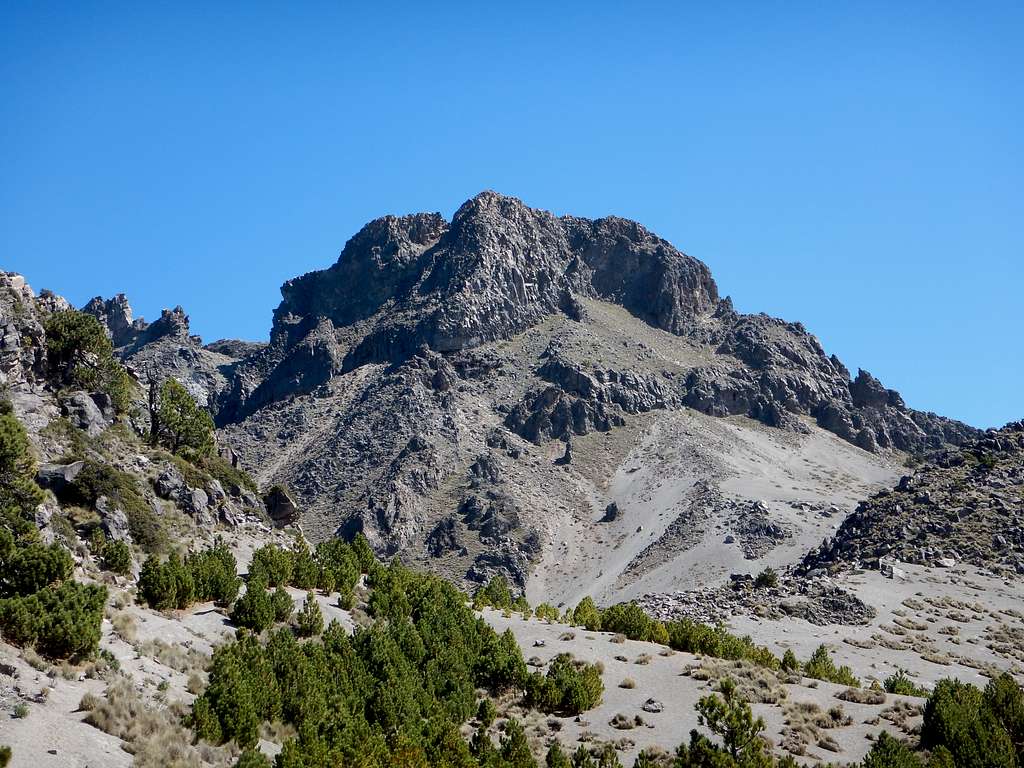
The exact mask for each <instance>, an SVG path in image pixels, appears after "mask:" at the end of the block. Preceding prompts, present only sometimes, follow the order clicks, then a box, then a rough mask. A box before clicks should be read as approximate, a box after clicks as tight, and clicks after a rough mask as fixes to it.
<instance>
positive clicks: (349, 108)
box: [0, 1, 1024, 426]
mask: <svg viewBox="0 0 1024 768" xmlns="http://www.w3.org/2000/svg"><path fill="white" fill-rule="evenodd" d="M431 5H434V4H429V3H416V4H411V3H410V4H402V3H399V4H393V5H385V4H381V3H359V4H354V3H353V4H345V3H331V4H326V3H325V4H317V3H274V4H271V3H259V2H251V3H237V4H235V3H227V2H223V3H221V2H218V3H187V2H186V3H166V4H164V3H126V4H123V5H118V4H116V3H98V4H95V5H93V4H91V3H87V2H77V3H42V2H40V3H14V2H7V3H4V4H3V5H2V6H0V267H3V268H5V269H13V270H16V271H19V272H23V273H24V274H26V275H27V276H28V278H29V280H30V282H31V283H32V284H33V285H34V287H35V288H36V289H40V288H44V287H47V288H51V289H53V290H55V291H57V292H58V293H62V294H64V295H65V296H67V297H68V298H69V299H71V300H72V301H73V302H74V303H75V304H78V305H81V304H83V303H84V302H85V301H86V300H88V298H89V297H91V296H93V295H97V294H102V295H104V296H110V295H112V294H114V293H116V292H119V291H123V292H125V293H127V294H128V296H129V299H130V300H131V302H132V304H133V306H134V307H135V308H136V311H137V313H140V314H144V315H145V316H146V317H148V318H150V319H153V318H154V317H155V316H157V315H158V314H159V311H160V308H161V307H163V306H173V305H175V304H179V303H180V304H182V305H183V306H184V307H185V308H186V310H187V311H188V312H189V313H190V315H191V317H192V327H193V330H194V331H195V332H198V333H201V334H202V335H203V337H204V338H205V339H207V340H213V339H216V338H220V337H243V338H254V339H255V338H265V337H266V335H267V332H268V329H269V325H270V316H271V311H272V309H273V307H274V306H276V304H277V302H278V300H279V293H278V288H279V286H280V284H281V283H282V282H283V281H284V280H286V279H287V278H289V277H292V276H295V275H298V274H300V273H303V272H306V271H308V270H312V269H317V268H322V267H326V266H328V265H329V264H331V263H333V262H334V261H335V259H336V258H337V254H338V252H339V251H340V250H341V248H342V246H343V245H344V243H345V241H346V240H347V239H348V237H350V236H351V235H352V234H353V233H354V232H355V231H356V230H357V229H358V228H359V227H360V226H361V225H362V224H363V223H365V222H366V221H367V220H369V219H371V218H374V217H376V216H380V215H383V214H385V213H407V212H412V211H420V210H427V211H435V210H439V211H441V212H442V213H444V214H446V215H450V214H451V213H452V212H453V211H454V210H455V209H456V208H457V207H458V205H459V204H460V203H461V202H462V201H463V200H465V199H467V198H469V197H471V196H472V195H474V194H476V193H477V192H479V191H480V190H482V189H486V188H492V189H496V190H498V191H500V192H502V193H505V194H510V195H515V196H518V197H521V198H523V199H524V200H525V201H526V202H528V203H529V204H531V205H535V206H539V207H542V208H547V209H550V210H553V211H555V212H556V213H575V214H579V215H584V216H600V215H604V214H612V213H614V214H618V215H622V216H627V217H630V218H635V219H638V220H639V221H641V222H642V223H644V224H645V225H647V226H648V227H649V228H651V229H653V230H654V231H656V232H658V233H659V234H661V235H662V236H664V237H666V238H668V239H669V240H671V241H672V242H673V243H675V244H676V245H677V246H678V247H680V248H681V249H683V250H685V251H686V252H688V253H690V254H692V255H694V256H697V257H699V258H701V259H703V260H704V261H705V262H706V263H707V264H709V265H710V267H711V268H712V270H713V272H714V275H715V277H716V279H717V281H718V284H719V287H720V289H721V291H722V292H723V294H730V295H732V296H733V298H734V300H735V302H736V305H737V306H738V308H739V309H741V310H743V311H750V312H756V311H765V312H769V313H771V314H774V315H778V316H781V317H784V318H787V319H791V320H801V321H802V322H804V324H805V325H806V326H807V327H808V328H809V329H811V330H812V331H813V332H814V333H816V334H817V335H818V337H819V338H820V339H821V340H822V342H823V343H824V345H825V347H826V349H827V350H828V351H830V352H835V353H837V354H838V355H839V356H840V357H841V358H842V359H843V360H844V361H845V362H846V363H847V365H848V366H849V367H850V368H851V369H852V370H856V368H857V367H858V366H862V367H864V368H867V369H868V370H870V371H871V372H872V373H874V374H875V375H877V376H878V377H879V378H880V379H881V380H882V381H883V382H884V383H885V384H886V385H888V386H892V387H895V388H897V389H899V390H900V391H901V392H903V394H904V396H905V398H906V400H907V402H908V403H909V404H911V405H912V406H915V407H918V408H924V409H929V410H935V411H938V412H940V413H943V414H946V415H950V416H955V417H958V418H961V419H963V420H965V421H968V422H970V423H972V424H976V425H979V426H992V425H997V424H1001V423H1003V422H1006V421H1008V420H1010V419H1018V418H1022V417H1024V397H1022V392H1024V388H1022V386H1021V379H1022V375H1024V336H1022V331H1024V311H1022V310H1024V266H1022V257H1024V203H1022V201H1024V195H1022V181H1024V179H1022V170H1024V168H1022V148H1024V66H1022V63H1024V53H1022V48H1024V46H1022V45H1021V41H1022V40H1024V10H1022V6H1021V4H1020V3H1011V2H1008V3H998V2H993V3H987V2H982V3H977V2H972V3H967V2H964V3H959V4H955V3H943V2H901V3H892V2H880V3H868V4H860V3H821V2H811V3H806V4H801V3H772V2H757V3H733V4H728V3H726V4H718V3H707V2H702V3H690V4H684V3H664V4H660V5H651V4H638V3H629V4H627V3H614V4H612V3H607V4H605V3H601V2H586V3H578V4H573V3H567V4H558V3H550V2H545V3H536V4H519V3H488V2H479V1H477V2H473V3H467V4H464V5H458V4H451V5H448V6H447V7H445V8H432V7H430V6H431ZM719 5H721V6H723V7H721V8H718V7H715V6H719Z"/></svg>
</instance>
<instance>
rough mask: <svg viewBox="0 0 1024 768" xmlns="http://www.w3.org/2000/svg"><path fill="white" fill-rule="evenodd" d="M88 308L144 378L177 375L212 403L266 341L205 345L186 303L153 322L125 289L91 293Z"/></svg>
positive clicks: (85, 309)
mask: <svg viewBox="0 0 1024 768" xmlns="http://www.w3.org/2000/svg"><path fill="white" fill-rule="evenodd" d="M82 311H83V312H87V313H89V314H91V315H93V316H94V317H95V318H96V319H97V320H99V321H100V323H101V324H103V326H104V327H105V328H106V329H107V335H109V336H110V339H111V342H112V343H113V344H114V347H115V349H116V350H117V353H118V355H119V356H120V357H121V359H122V360H123V361H124V363H125V365H126V366H127V367H128V369H129V370H130V371H131V372H132V373H133V374H134V375H135V377H136V378H137V379H139V381H141V382H143V383H147V382H149V381H151V380H153V381H157V382H160V381H163V380H164V379H166V378H168V377H171V376H173V377H174V378H176V379H178V381H180V382H181V383H182V384H183V385H184V386H185V388H186V389H187V390H188V391H189V392H190V393H191V394H192V396H193V397H195V398H196V400H197V401H199V402H200V403H201V404H203V405H206V406H208V407H212V406H213V404H214V402H215V400H216V398H217V396H218V395H219V394H220V392H221V391H223V390H224V389H225V388H226V387H227V386H228V381H229V379H230V377H231V375H232V373H231V372H232V369H233V367H234V366H235V365H236V364H237V362H238V361H239V360H240V359H242V357H244V356H246V355H248V354H251V353H253V352H256V351H259V350H260V349H262V348H263V345H261V344H252V343H249V342H244V341H228V340H222V341H219V342H215V343H214V344H210V345H207V346H205V347H204V346H203V341H202V339H201V338H199V337H198V336H194V335H192V334H191V332H190V330H189V318H188V315H187V314H185V310H184V309H182V308H181V307H180V306H177V307H175V308H174V309H165V310H163V311H162V312H161V314H160V318H159V319H158V320H156V321H154V322H152V323H147V322H146V321H145V320H144V319H143V318H141V317H140V318H133V317H132V308H131V305H130V304H129V303H128V299H127V298H126V297H125V295H124V294H123V293H121V294H118V295H117V296H115V297H114V298H112V299H107V300H104V299H103V298H102V297H99V296H97V297H95V298H93V299H91V300H90V301H89V302H88V303H87V304H86V305H85V306H84V307H82Z"/></svg>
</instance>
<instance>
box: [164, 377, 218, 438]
mask: <svg viewBox="0 0 1024 768" xmlns="http://www.w3.org/2000/svg"><path fill="white" fill-rule="evenodd" d="M151 398H152V395H151ZM150 425H151V426H150V430H151V431H150V439H151V441H152V442H153V444H154V445H156V444H159V445H162V446H164V447H165V448H167V449H168V450H169V451H171V452H172V453H183V454H185V455H186V456H188V455H195V456H209V455H211V454H212V453H213V446H214V442H213V429H214V426H213V417H212V416H210V414H209V413H208V412H207V411H206V410H205V409H203V408H201V407H200V406H199V404H198V403H196V400H195V398H194V397H192V395H191V394H189V391H188V390H187V389H185V387H184V386H183V385H182V384H181V382H179V381H178V380H177V379H174V378H168V379H165V380H164V382H163V384H161V385H160V392H159V395H158V396H157V398H156V402H155V403H152V404H151V408H150Z"/></svg>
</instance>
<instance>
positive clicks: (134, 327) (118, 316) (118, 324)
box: [82, 293, 146, 347]
mask: <svg viewBox="0 0 1024 768" xmlns="http://www.w3.org/2000/svg"><path fill="white" fill-rule="evenodd" d="M82 311H83V312H85V313H87V314H90V315H92V316H93V317H95V318H96V319H97V320H99V321H100V323H101V324H102V325H103V326H104V327H105V328H106V329H107V335H109V336H110V340H111V342H112V343H113V345H114V346H115V347H123V346H126V345H127V344H131V343H132V342H133V341H135V339H136V338H137V337H138V335H139V333H140V332H141V331H142V330H143V329H144V328H145V327H146V321H145V320H143V319H142V318H141V317H140V318H139V319H138V320H133V319H132V307H131V305H130V304H129V303H128V297H127V296H125V295H124V294H123V293H119V294H117V295H116V296H114V298H112V299H106V300H104V299H103V297H102V296H94V297H93V298H91V299H90V300H89V303H88V304H86V305H85V306H84V307H82Z"/></svg>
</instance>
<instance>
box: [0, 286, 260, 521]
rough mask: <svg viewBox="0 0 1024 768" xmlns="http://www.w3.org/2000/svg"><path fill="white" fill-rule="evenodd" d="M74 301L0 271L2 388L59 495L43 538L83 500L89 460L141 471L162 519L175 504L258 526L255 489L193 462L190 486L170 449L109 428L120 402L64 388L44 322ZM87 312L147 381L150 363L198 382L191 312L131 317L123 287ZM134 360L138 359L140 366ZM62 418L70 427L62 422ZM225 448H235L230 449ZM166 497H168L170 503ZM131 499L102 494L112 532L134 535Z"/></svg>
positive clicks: (43, 476) (40, 514)
mask: <svg viewBox="0 0 1024 768" xmlns="http://www.w3.org/2000/svg"><path fill="white" fill-rule="evenodd" d="M68 309H71V306H70V305H69V304H68V302H67V301H65V300H64V299H63V298H61V297H60V296H57V295H55V294H53V293H51V292H49V291H42V292H41V293H40V294H39V295H38V296H37V295H36V294H35V292H34V291H33V290H32V288H31V287H30V286H29V285H28V284H27V283H26V282H25V279H24V278H23V277H22V276H21V275H16V274H13V273H9V272H0V328H3V336H2V337H0V386H2V389H3V392H2V395H3V398H4V399H5V400H7V401H9V402H10V403H11V406H12V407H13V410H14V414H15V416H16V417H17V418H18V419H20V420H21V422H22V423H23V424H24V425H25V427H26V430H27V432H28V435H29V438H30V440H31V441H32V444H33V449H34V451H35V453H36V454H37V456H38V458H39V459H40V466H39V470H38V475H37V477H36V481H37V482H38V484H39V485H40V486H41V487H43V488H45V489H46V490H48V491H50V492H51V494H52V496H48V497H47V498H46V500H45V502H44V503H43V505H42V506H41V507H40V509H39V510H38V511H37V515H36V517H37V523H38V524H39V526H40V529H41V532H42V535H43V537H44V538H46V539H52V538H53V537H54V536H55V531H54V530H53V528H52V527H51V526H50V523H51V519H52V517H53V515H54V513H55V512H59V511H60V509H61V504H63V505H65V506H67V505H71V506H74V505H76V504H81V503H83V500H82V499H80V498H78V496H77V492H75V491H74V490H73V488H72V485H73V483H74V481H75V479H76V477H77V476H78V474H79V473H80V472H81V471H82V470H83V468H85V466H86V464H87V462H92V463H93V464H94V465H97V466H104V467H109V468H111V469H113V470H116V471H120V472H123V473H126V474H127V475H129V476H130V477H131V478H133V480H134V481H135V482H136V483H137V485H138V490H139V493H140V494H141V498H142V499H143V501H144V503H145V505H146V506H148V507H150V508H151V509H152V510H153V514H154V515H155V517H157V518H165V517H167V516H168V512H169V509H170V507H174V508H177V510H178V512H180V513H183V514H185V515H188V516H189V517H190V518H191V519H192V520H193V521H194V522H195V523H196V524H197V525H198V526H199V527H200V528H202V529H203V530H205V531H211V530H213V528H214V527H215V526H216V525H217V524H218V523H225V524H227V525H229V526H236V525H242V524H246V525H260V524H261V521H262V520H263V519H264V517H265V516H266V511H265V509H264V505H263V502H262V501H261V500H260V499H259V498H258V497H257V496H256V495H255V494H253V493H252V492H251V491H250V490H248V489H246V488H240V487H230V488H228V489H227V490H225V489H224V488H223V487H222V485H221V483H220V482H219V481H218V480H216V479H215V478H213V477H212V476H210V475H208V474H207V473H205V472H203V471H199V470H195V469H193V471H192V479H191V484H189V483H186V480H185V478H184V477H183V476H182V474H181V472H179V471H178V469H176V467H175V465H174V464H173V463H172V462H171V461H170V460H169V458H168V457H167V454H166V453H163V452H160V451H153V452H152V456H151V457H150V458H147V456H145V455H143V453H144V452H146V451H149V450H150V449H149V447H148V446H145V447H143V445H142V444H141V443H140V442H138V436H137V435H136V437H135V441H136V442H134V443H130V442H125V441H124V440H123V439H122V437H121V435H120V434H119V433H118V434H112V433H116V430H108V428H109V427H110V426H111V425H113V424H114V422H115V409H114V404H113V402H112V400H111V398H110V396H109V395H108V394H106V393H103V392H88V391H81V390H79V391H65V390H62V389H57V388H56V384H55V383H54V382H53V381H51V380H50V379H49V378H48V376H47V359H46V331H45V322H46V319H47V316H48V315H49V314H51V313H53V312H59V311H65V310H68ZM86 311H89V312H90V314H93V315H94V316H96V317H97V318H98V319H99V320H100V321H101V322H102V323H103V324H104V326H105V327H106V328H107V329H108V331H109V333H110V335H111V339H112V340H113V341H114V343H117V344H119V347H118V351H119V352H120V353H121V354H122V355H123V356H124V358H125V359H126V361H127V362H128V369H129V372H130V373H133V374H135V378H136V380H137V381H138V382H139V383H142V384H144V383H145V379H142V377H141V376H140V375H139V369H140V367H141V368H142V369H143V370H148V371H152V372H153V375H154V376H155V377H156V378H157V379H158V380H162V379H163V378H165V377H167V376H171V375H176V376H180V377H181V378H182V379H183V381H184V382H185V383H186V385H188V383H189V382H192V383H193V385H194V384H195V382H196V381H197V377H198V376H200V375H201V374H202V371H203V370H204V365H203V364H204V362H205V361H204V358H203V357H202V356H201V355H199V354H196V355H192V354H190V353H191V351H193V350H194V348H195V347H197V346H198V345H199V340H198V338H197V337H194V336H189V334H188V318H187V316H186V315H185V314H184V312H183V311H181V308H180V307H179V308H176V309H175V310H173V311H165V312H164V313H163V316H162V317H161V319H160V320H158V321H157V322H155V323H152V324H146V323H145V321H143V320H141V319H135V320H133V319H132V312H131V307H130V306H129V304H128V302H127V300H126V299H125V298H124V296H123V295H121V296H117V297H115V298H114V299H111V300H110V301H106V302H104V301H102V300H98V299H94V300H92V301H90V302H89V304H88V305H87V307H86ZM200 349H201V348H200ZM205 354H207V355H211V356H212V355H215V353H212V352H209V353H205ZM218 357H219V356H218ZM174 358H176V360H175V359H174ZM133 361H134V362H136V363H137V365H132V362H133ZM196 361H199V364H198V365H196ZM143 363H144V365H143ZM137 395H138V398H139V402H138V403H137V405H138V407H139V408H140V409H143V410H144V406H145V404H144V402H143V401H142V391H141V389H140V390H139V391H138V393H137ZM62 419H63V420H64V422H66V425H61V420H62ZM68 428H76V429H77V430H81V431H80V432H79V433H77V434H78V437H77V438H75V439H74V440H72V439H70V437H69V435H68V431H69V430H68ZM225 450H226V451H228V449H227V448H226V447H225ZM69 452H71V453H74V454H75V456H76V460H75V461H71V462H66V461H63V460H61V457H63V456H66V455H68V454H69ZM228 452H229V451H228ZM68 494H70V496H68ZM65 496H67V498H65ZM161 499H162V500H165V501H167V502H168V505H163V504H162V503H161V501H160V500H161ZM123 506H124V504H123V501H119V500H118V499H114V498H108V497H107V496H105V495H104V496H100V497H99V498H97V499H95V511H96V513H97V515H98V516H99V519H100V524H101V527H102V529H103V531H104V532H105V533H106V535H107V536H108V538H111V539H118V540H129V541H130V540H131V535H130V533H129V527H130V526H129V515H128V513H127V512H126V509H124V508H123ZM65 524H66V523H65Z"/></svg>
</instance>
